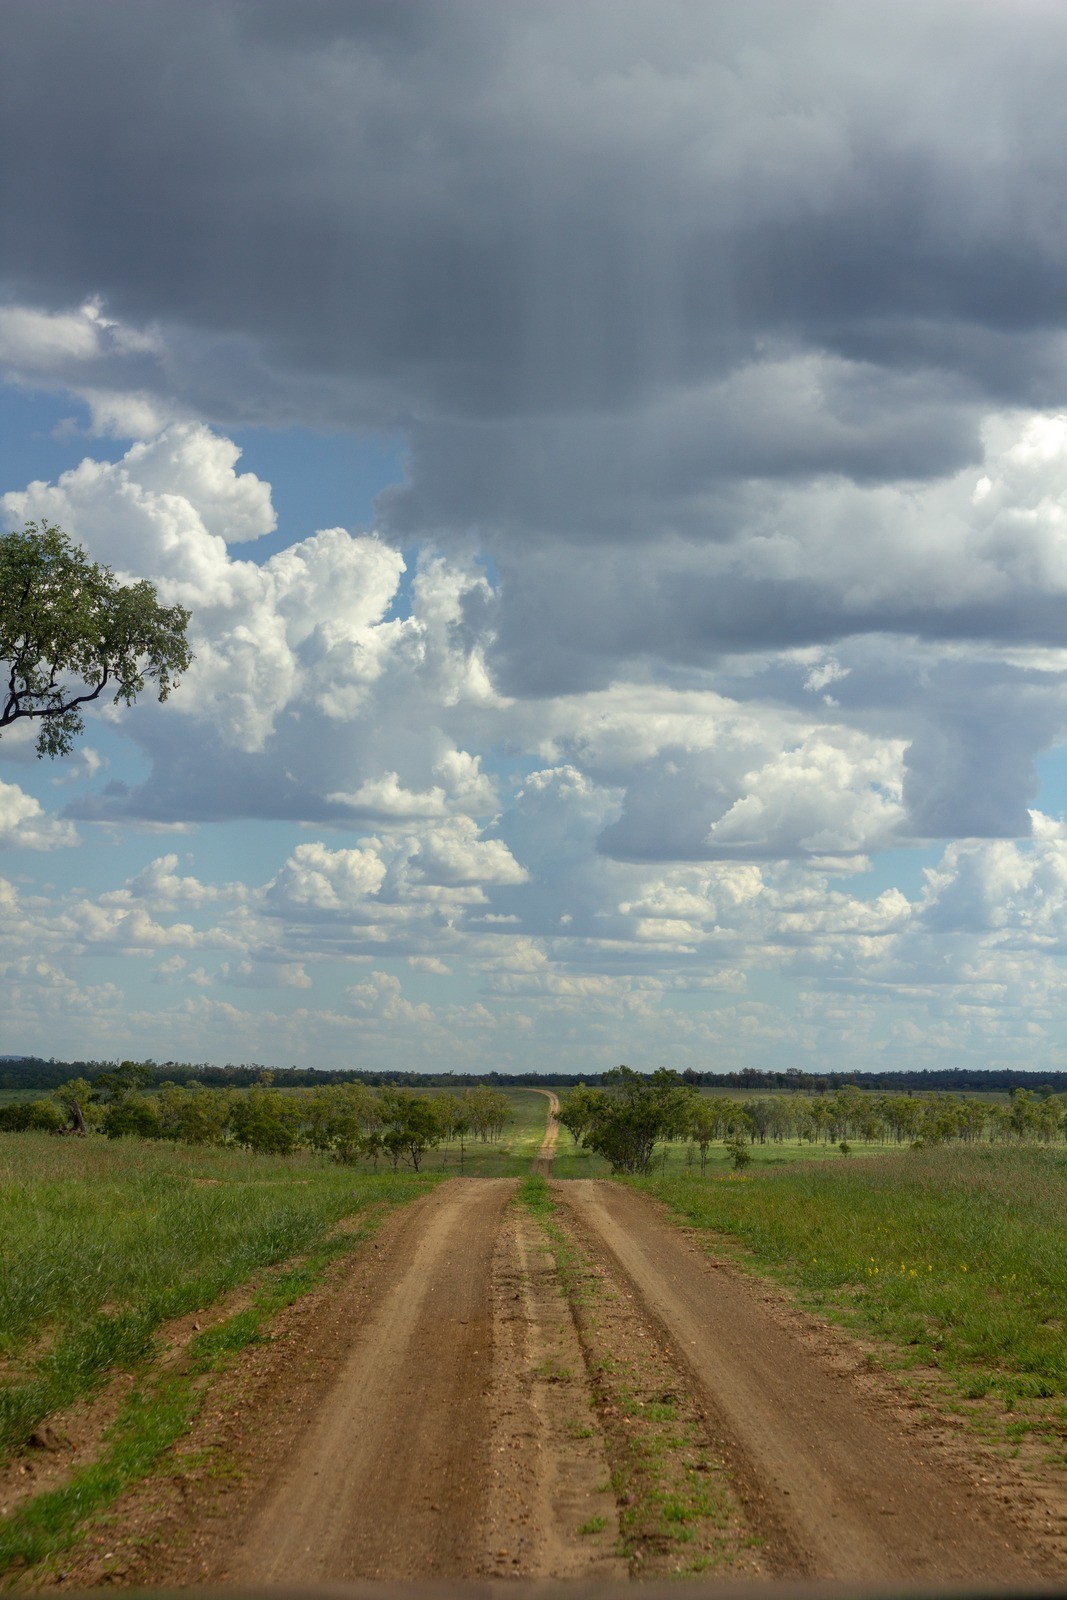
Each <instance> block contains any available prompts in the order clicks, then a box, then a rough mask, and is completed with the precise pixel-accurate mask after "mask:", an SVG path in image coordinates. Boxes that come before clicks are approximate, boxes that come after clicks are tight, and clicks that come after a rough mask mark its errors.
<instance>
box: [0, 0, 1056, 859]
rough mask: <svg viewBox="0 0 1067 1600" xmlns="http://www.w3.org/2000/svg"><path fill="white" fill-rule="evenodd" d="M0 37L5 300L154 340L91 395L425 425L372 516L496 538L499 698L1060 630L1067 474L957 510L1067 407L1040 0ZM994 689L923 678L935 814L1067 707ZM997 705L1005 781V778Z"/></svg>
mask: <svg viewBox="0 0 1067 1600" xmlns="http://www.w3.org/2000/svg"><path fill="white" fill-rule="evenodd" d="M0 27H2V31H3V36H4V37H3V51H2V57H0V60H2V65H0V74H2V79H0V140H2V141H3V146H4V149H5V152H6V157H7V158H6V160H5V163H4V167H3V176H2V178H0V185H2V187H0V206H2V208H3V216H4V228H3V230H2V234H0V283H2V284H4V285H6V289H7V292H8V294H9V296H10V298H11V299H12V300H13V301H16V302H20V303H22V304H27V305H32V306H38V307H42V308H52V309H55V310H64V309H68V308H70V307H72V306H76V305H78V304H79V303H81V302H82V301H83V300H84V298H85V297H86V296H89V295H98V296H100V297H101V300H102V302H103V305H104V307H105V310H106V311H107V313H108V314H109V315H111V316H113V317H115V318H117V319H119V320H120V321H123V322H126V323H129V324H132V325H133V326H134V327H136V328H145V327H149V326H155V327H157V328H158V330H159V341H158V346H157V347H153V349H152V350H148V351H146V350H145V349H142V350H141V351H140V352H139V353H137V354H136V355H135V356H134V355H131V356H130V358H129V360H128V361H127V362H126V364H125V366H123V363H122V361H121V359H118V361H117V364H116V360H117V358H116V356H115V354H114V352H111V351H107V352H105V354H104V355H103V356H102V357H101V358H100V360H99V361H97V362H96V364H95V365H93V364H92V363H89V364H88V365H87V366H86V376H85V380H84V382H85V385H86V386H88V385H89V384H90V383H95V384H96V385H97V386H98V387H101V388H103V389H107V388H109V387H110V386H114V387H115V388H116V389H121V388H122V387H123V386H124V385H125V387H127V388H131V389H140V390H147V391H153V390H154V391H157V392H158V393H160V394H161V395H162V396H163V397H165V398H167V399H170V400H172V401H174V402H177V403H178V404H179V405H184V406H187V407H190V408H192V409H193V410H194V411H195V412H196V413H197V414H199V415H201V416H205V417H209V418H211V419H213V420H215V421H218V422H220V423H221V424H223V425H226V424H230V423H236V422H244V423H246V422H249V421H257V420H259V421H275V422H277V421H282V422H285V421H294V420H301V421H303V422H304V423H306V424H310V425H318V426H321V425H328V424H333V425H339V426H349V427H385V428H389V429H400V430H403V431H404V432H405V433H406V435H407V437H408V440H409V443H410V464H409V471H408V476H407V479H406V481H405V483H404V484H402V485H398V486H396V487H395V488H394V489H392V490H391V491H389V492H388V493H387V494H386V495H384V496H383V497H382V499H381V502H380V516H381V526H382V529H383V532H384V533H385V535H386V536H387V537H388V538H390V539H392V540H393V541H394V542H395V543H397V544H402V545H404V546H405V547H407V546H410V545H417V544H420V543H425V542H427V541H439V542H441V543H442V544H447V543H448V542H449V541H458V542H459V543H460V544H461V545H463V546H468V547H469V546H470V544H472V543H473V544H475V545H477V546H478V547H480V548H481V549H482V550H483V551H487V552H489V553H490V554H491V555H492V558H493V561H494V564H495V571H496V573H497V574H498V576H499V580H500V581H499V584H498V588H497V596H496V598H495V599H494V600H493V601H492V602H491V603H488V602H486V600H485V598H484V597H483V596H479V597H477V598H476V599H472V600H471V601H470V605H469V607H468V610H469V611H471V612H472V614H471V615H470V616H469V618H468V620H469V622H470V624H471V626H472V627H473V628H476V629H477V630H479V631H481V632H485V633H486V635H487V636H488V635H489V634H490V633H491V634H492V635H493V642H492V644H491V645H489V646H487V648H488V649H489V659H490V663H491V666H492V668H493V670H494V672H495V674H496V676H497V679H498V682H499V684H500V686H501V687H502V688H503V689H504V690H505V691H507V692H510V693H512V694H514V695H517V696H535V695H538V694H548V693H553V694H556V693H566V692H573V691H577V690H580V689H583V688H589V687H597V686H601V685H605V684H608V683H611V682H612V681H614V680H615V679H616V678H617V677H618V676H619V674H620V672H623V671H633V670H636V671H637V672H638V673H640V672H646V673H647V674H648V675H649V676H651V677H655V675H656V674H657V673H662V672H663V671H664V670H665V668H666V670H670V671H680V672H685V671H688V670H696V669H699V668H707V667H714V666H715V665H716V663H717V662H718V661H720V660H721V658H722V657H723V655H724V654H730V653H735V654H737V653H744V652H751V651H754V650H756V651H765V650H772V649H776V648H777V649H782V648H786V649H789V648H798V647H810V646H814V645H830V644H833V643H834V642H836V641H839V640H845V639H850V638H852V639H854V638H857V637H859V636H862V635H864V634H867V635H871V636H875V637H881V636H886V635H889V634H895V635H898V636H906V637H908V638H916V639H919V640H927V641H931V640H942V641H946V642H948V643H949V644H950V645H951V647H952V649H954V650H958V649H963V648H965V647H966V645H967V643H968V641H974V640H983V639H986V640H992V641H996V642H997V643H999V644H1005V643H1011V644H1020V645H1035V646H1045V647H1047V646H1057V645H1060V644H1062V642H1063V620H1062V619H1063V606H1062V583H1061V581H1060V579H1059V578H1058V577H1057V576H1056V574H1057V573H1058V572H1059V571H1060V566H1059V556H1058V554H1057V540H1058V539H1059V538H1060V535H1059V534H1058V533H1057V532H1056V529H1055V528H1054V527H1053V526H1052V524H1051V522H1049V521H1048V519H1047V518H1046V519H1045V521H1044V522H1042V512H1041V506H1042V505H1043V504H1044V503H1045V502H1046V501H1049V499H1050V497H1053V498H1054V497H1055V496H1056V495H1058V494H1059V493H1060V492H1061V487H1058V486H1057V484H1056V483H1053V482H1052V478H1051V477H1049V479H1048V481H1047V482H1046V481H1045V478H1043V477H1042V476H1041V472H1040V471H1039V470H1038V468H1037V467H1035V468H1034V469H1033V470H1032V472H1031V476H1030V478H1029V479H1027V480H1026V481H1025V482H1022V480H1021V479H1020V473H1021V472H1022V471H1023V469H1022V468H1020V467H1019V466H1018V463H1014V464H1013V463H1012V462H1010V461H1009V462H1008V465H1007V466H1005V467H1004V470H1003V473H1002V474H1001V478H999V479H998V480H997V481H998V484H999V487H998V488H997V489H996V490H995V491H994V492H993V497H994V499H995V498H996V496H997V495H1000V496H1001V499H1002V500H1003V502H1004V505H1005V506H1006V507H1007V509H1006V510H1005V511H1004V515H1003V517H1002V520H1001V522H1000V523H995V521H994V522H988V523H987V522H986V521H983V520H982V519H983V517H985V512H984V511H982V510H981V508H978V509H975V506H976V505H977V502H975V501H973V495H974V493H975V485H976V483H977V481H978V478H979V474H980V473H981V472H983V471H988V472H990V473H992V474H993V476H994V477H996V476H997V473H998V471H999V470H1000V469H999V468H998V466H997V462H998V461H1001V462H1002V463H1003V461H1004V460H1007V457H1006V456H1005V455H1004V448H1005V447H1004V446H1003V442H1001V444H1000V445H999V446H998V448H999V449H1001V456H1000V457H996V453H995V451H994V452H993V454H992V455H991V454H990V451H989V449H988V448H987V445H988V441H987V440H986V438H985V436H984V434H983V427H984V423H985V420H986V419H987V418H988V414H989V413H990V412H994V411H1007V410H1011V408H1013V407H1016V406H1021V407H1039V408H1044V409H1056V408H1060V407H1062V406H1063V405H1064V403H1065V401H1067V273H1065V271H1064V262H1065V257H1067V211H1065V209H1064V206H1063V152H1064V150H1065V149H1067V97H1065V96H1064V94H1063V84H1064V81H1067V30H1065V29H1064V28H1063V16H1062V10H1061V8H1060V7H1059V6H1057V5H1055V4H1048V3H1045V0H1023V3H1017V4H1015V5H1013V6H1012V7H1010V8H1009V7H1007V6H1005V5H1003V4H1001V3H984V0H928V3H925V4H923V5H921V6H919V5H914V6H901V5H898V4H893V3H890V0H884V3H882V0H878V3H874V4H869V5H862V6H860V5H856V4H855V3H854V0H825V3H816V0H811V3H805V4H803V5H799V4H797V3H796V0H731V3H727V0H723V3H716V4H698V3H690V0H579V3H573V0H566V3H564V0H530V3H527V4H514V5H510V4H509V5H501V4H499V3H498V0H477V3H474V0H443V3H442V0H432V3H431V0H419V3H416V0H354V3H344V4H341V3H336V0H286V3H273V0H210V3H208V0H184V3H183V4H181V5H177V4H174V3H173V0H108V3H105V4H96V5H86V4H84V0H35V3H34V4H32V5H30V4H27V5H22V6H13V5H9V6H7V7H6V8H5V9H4V10H3V13H2V16H0ZM76 366H77V362H76V361H74V360H73V358H72V362H71V364H68V366H66V367H63V368H62V373H63V376H64V377H65V378H66V379H67V381H69V382H71V384H72V385H73V386H74V387H77V380H76V373H75V368H76ZM59 370H60V369H59V368H58V367H55V368H54V369H53V376H54V375H55V373H56V372H58V371H59ZM68 374H69V376H68ZM1009 454H1010V452H1009ZM1038 455H1040V452H1038ZM994 458H995V459H994ZM1034 459H1037V458H1036V457H1035V458H1034ZM1039 465H1040V463H1039ZM1026 470H1027V471H1030V468H1027V469H1026ZM1042 470H1043V469H1042ZM1050 472H1051V469H1050ZM954 475H956V476H955V477H954ZM950 480H951V482H952V483H953V484H954V485H955V487H954V489H953V495H952V496H946V495H941V496H940V498H939V493H940V490H939V485H941V484H942V482H943V481H944V482H948V481H950ZM841 485H844V486H845V487H846V488H847V489H848V491H849V492H850V493H851V494H852V496H853V498H852V499H851V500H849V501H848V502H847V503H839V502H840V496H839V495H838V494H837V487H839V486H841ZM1020 485H1021V486H1020ZM835 486H837V487H835ZM883 491H884V492H885V493H886V494H887V495H895V499H894V501H893V504H892V505H890V506H888V507H887V506H885V505H883V504H882V503H881V502H880V501H879V500H878V498H877V497H878V496H879V494H881V493H882V492H883ZM864 496H865V497H866V498H864ZM923 496H925V497H926V499H923V498H922V497H923ZM1013 496H1014V499H1013V498H1012V497H1013ZM805 497H806V498H805ZM835 497H836V498H835ZM916 501H921V503H922V505H923V506H924V507H925V510H924V512H923V516H922V518H919V519H918V520H916V517H915V516H914V514H913V504H914V503H915V502H916ZM990 504H992V501H991V502H990ZM998 504H1000V502H999V501H998ZM1013 516H1014V517H1015V520H1014V521H1012V517H1013ZM968 519H970V520H968ZM1034 529H1036V530H1037V531H1036V532H1034V531H1033V530H1034ZM828 530H829V531H828ZM1027 540H1029V541H1030V544H1029V545H1028V544H1027V543H1026V541H1027ZM472 608H477V609H478V611H479V615H478V616H477V617H475V616H474V615H473V610H472ZM1014 692H1015V691H1014V690H1012V691H1011V693H1009V692H1008V691H1007V690H1005V691H1004V693H1003V694H1001V692H1000V690H999V689H998V690H996V691H995V692H994V688H993V687H991V686H990V685H989V684H982V683H980V682H979V681H978V680H977V679H976V680H975V688H974V693H975V696H976V700H975V705H974V708H973V709H968V708H967V707H966V705H965V704H964V702H963V700H962V699H960V698H959V697H958V696H957V695H956V692H955V691H954V690H951V691H950V690H949V689H947V688H946V690H945V693H946V696H947V699H946V701H945V705H944V707H943V708H942V709H941V710H939V709H938V706H937V705H935V704H934V699H935V698H936V693H940V690H936V692H935V691H934V690H931V696H932V697H933V698H931V701H930V704H929V705H928V706H927V707H926V713H927V715H926V720H925V721H923V723H922V726H921V727H919V726H916V729H913V730H911V731H912V732H913V733H914V740H913V747H912V753H911V756H910V758H909V767H908V789H907V799H908V803H909V805H910V807H911V809H912V810H913V812H914V819H913V820H914V824H915V831H916V832H919V833H926V832H930V833H936V832H939V831H952V824H951V817H952V814H953V809H954V807H957V806H962V807H963V810H962V811H959V812H958V815H959V816H960V817H961V818H963V820H964V821H965V822H966V828H967V830H969V831H973V832H976V833H980V832H983V831H996V830H997V829H998V828H1001V827H1005V826H1008V827H1010V828H1015V827H1016V826H1017V825H1018V824H1019V821H1020V818H1022V817H1023V815H1024V811H1025V800H1026V799H1027V798H1028V796H1029V792H1030V791H1029V787H1028V785H1029V782H1030V780H1029V778H1028V777H1027V776H1026V774H1027V773H1028V772H1029V771H1030V762H1031V759H1032V755H1033V752H1034V751H1035V750H1037V749H1039V748H1041V743H1042V740H1046V741H1047V739H1048V738H1050V737H1052V736H1053V735H1052V732H1051V731H1050V730H1051V724H1050V723H1049V722H1048V719H1047V718H1046V717H1045V715H1044V713H1043V712H1040V711H1039V710H1037V709H1035V708H1034V706H1033V705H1031V704H1030V702H1029V701H1026V700H1025V697H1024V699H1023V700H1018V701H1013V700H1012V699H1011V694H1012V693H1014ZM983 706H985V707H986V709H985V710H983V709H982V708H983ZM1013 708H1014V709H1013ZM942 711H943V715H942ZM916 714H917V713H916ZM983 718H985V719H986V723H987V725H990V726H993V725H996V724H998V723H999V722H1001V721H1013V720H1014V724H1015V735H1017V740H1018V741H1020V742H1019V743H1018V753H1019V764H1018V772H1019V774H1020V775H1018V776H1017V778H1016V779H1015V780H1012V778H1011V777H1010V772H1011V769H1012V765H1013V764H1012V763H1008V764H1007V766H1006V767H1005V772H1006V773H1007V774H1008V776H1005V778H1004V781H1003V783H1001V782H1000V779H999V778H998V779H997V780H996V782H993V781H992V780H990V781H989V782H986V783H985V784H984V791H985V793H986V795H987V799H986V800H985V801H982V802H980V801H979V799H978V798H977V795H976V793H974V792H972V790H973V785H974V780H975V774H976V772H979V771H980V767H981V764H980V760H979V759H978V757H976V755H975V751H976V750H980V748H981V739H980V737H979V733H980V729H981V727H982V724H983ZM1015 735H1013V737H1014V736H1015ZM1012 748H1013V749H1014V748H1015V746H1014V745H1013V746H1012ZM953 752H954V753H953ZM694 781H697V780H694ZM709 781H710V780H709ZM703 782H704V778H703V777H701V778H700V779H699V782H698V788H699V785H700V784H701V783H703ZM701 792H702V791H701ZM306 803H307V802H306V800H300V801H299V802H296V801H294V804H295V805H297V809H299V807H300V806H303V805H305V804H306ZM649 804H650V805H652V801H651V800H650V801H649ZM983 806H984V807H985V809H984V810H983ZM636 808H637V798H636V797H632V798H631V812H632V813H633V814H636ZM707 809H708V808H707V806H706V805H705V804H704V801H703V800H701V801H700V804H699V805H698V804H696V802H695V801H694V807H693V814H694V816H697V815H698V814H699V816H700V817H704V816H705V815H706V813H707ZM628 814H629V813H628ZM638 831H642V830H638ZM643 831H644V832H646V833H648V835H649V837H651V835H652V833H653V832H654V828H653V826H652V824H651V823H649V825H648V827H647V828H645V829H643ZM694 837H695V836H694ZM688 847H691V848H694V849H695V848H696V847H695V845H693V844H692V841H690V844H689V846H688Z"/></svg>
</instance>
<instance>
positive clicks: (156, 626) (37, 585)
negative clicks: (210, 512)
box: [0, 522, 192, 756]
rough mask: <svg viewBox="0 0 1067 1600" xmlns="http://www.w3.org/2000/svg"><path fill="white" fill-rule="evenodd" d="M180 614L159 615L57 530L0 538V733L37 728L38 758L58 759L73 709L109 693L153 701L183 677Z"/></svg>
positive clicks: (184, 620)
mask: <svg viewBox="0 0 1067 1600" xmlns="http://www.w3.org/2000/svg"><path fill="white" fill-rule="evenodd" d="M188 622H189V613H188V611H186V609H185V607H184V606H162V605H160V603H159V600H158V599H157V597H156V592H155V589H154V588H153V587H152V585H151V584H150V583H148V582H147V581H146V580H144V579H142V580H141V581H140V582H138V583H132V584H120V583H119V582H118V580H117V579H116V577H115V575H114V573H113V572H112V571H111V569H110V567H104V566H99V565H97V564H96V563H95V562H92V561H90V560H89V558H88V556H87V555H86V554H85V552H84V551H83V550H81V549H79V548H78V546H77V545H75V544H73V543H72V542H71V541H70V539H68V537H67V535H66V534H65V533H63V532H62V530H61V529H59V528H56V527H52V526H50V525H48V524H41V525H38V524H37V523H34V522H28V523H27V524H26V526H25V528H24V529H23V530H22V532H21V533H10V534H6V535H3V536H0V661H3V662H9V663H10V670H9V672H8V675H7V695H6V698H5V701H4V705H3V710H2V713H0V729H3V728H6V727H10V726H11V724H12V723H14V722H18V721H20V720H23V719H26V720H37V721H39V722H40V723H41V731H40V733H39V735H38V739H37V754H38V755H39V756H44V755H48V756H57V755H66V754H67V753H68V752H69V751H70V749H71V748H72V746H73V742H74V739H75V737H76V736H77V735H78V734H79V733H81V732H82V730H83V728H84V722H83V720H82V716H81V710H80V708H81V707H82V706H85V705H88V704H90V703H91V702H92V701H94V700H97V699H99V698H100V696H101V694H102V693H103V692H104V689H105V688H107V687H108V686H109V685H111V684H113V685H114V687H115V695H114V699H115V701H116V702H117V701H120V700H121V701H122V703H123V704H124V705H132V703H133V701H134V700H135V699H136V698H137V696H138V695H139V694H140V693H141V691H142V690H143V689H144V688H145V686H146V684H148V683H152V684H154V685H155V689H156V695H157V698H158V699H159V700H166V698H167V696H168V695H169V694H170V691H171V689H172V688H173V687H174V686H175V684H177V683H178V682H179V679H180V676H181V674H182V673H183V672H184V671H185V670H186V669H187V668H188V666H189V663H190V662H191V660H192V654H191V652H190V650H189V646H188V643H187V641H186V627H187V625H188Z"/></svg>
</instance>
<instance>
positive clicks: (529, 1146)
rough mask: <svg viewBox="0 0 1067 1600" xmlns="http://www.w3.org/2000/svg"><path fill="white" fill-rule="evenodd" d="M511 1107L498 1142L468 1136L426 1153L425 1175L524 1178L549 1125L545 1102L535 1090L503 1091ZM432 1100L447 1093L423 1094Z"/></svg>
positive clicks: (430, 1092)
mask: <svg viewBox="0 0 1067 1600" xmlns="http://www.w3.org/2000/svg"><path fill="white" fill-rule="evenodd" d="M499 1092H500V1093H502V1094H505V1095H506V1096H507V1098H508V1100H509V1101H510V1103H511V1121H510V1122H507V1123H505V1125H504V1131H503V1134H502V1135H501V1137H500V1138H499V1139H495V1140H492V1139H491V1140H489V1141H487V1142H485V1143H483V1142H482V1140H481V1139H478V1138H472V1137H471V1136H469V1135H468V1137H467V1138H466V1139H464V1140H463V1141H462V1144H461V1143H460V1142H459V1141H456V1140H453V1141H452V1142H450V1143H448V1144H442V1145H438V1146H437V1147H436V1148H435V1149H433V1150H427V1152H426V1154H425V1155H424V1156H423V1159H422V1170H423V1171H424V1172H433V1173H438V1174H440V1175H442V1176H444V1177H448V1178H455V1177H459V1176H460V1174H462V1175H463V1176H464V1177H469V1178H519V1177H525V1175H526V1174H527V1173H528V1172H529V1170H530V1165H531V1163H532V1162H533V1160H534V1157H535V1156H536V1155H537V1152H538V1150H539V1149H540V1148H541V1141H542V1140H543V1139H544V1136H545V1127H546V1125H547V1122H548V1101H547V1099H546V1098H545V1096H544V1095H543V1094H540V1093H539V1092H538V1091H537V1090H536V1089H503V1090H500V1091H499ZM424 1093H426V1094H427V1095H428V1096H430V1097H432V1096H434V1095H436V1094H444V1093H447V1091H446V1090H443V1089H427V1090H425V1091H424Z"/></svg>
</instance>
